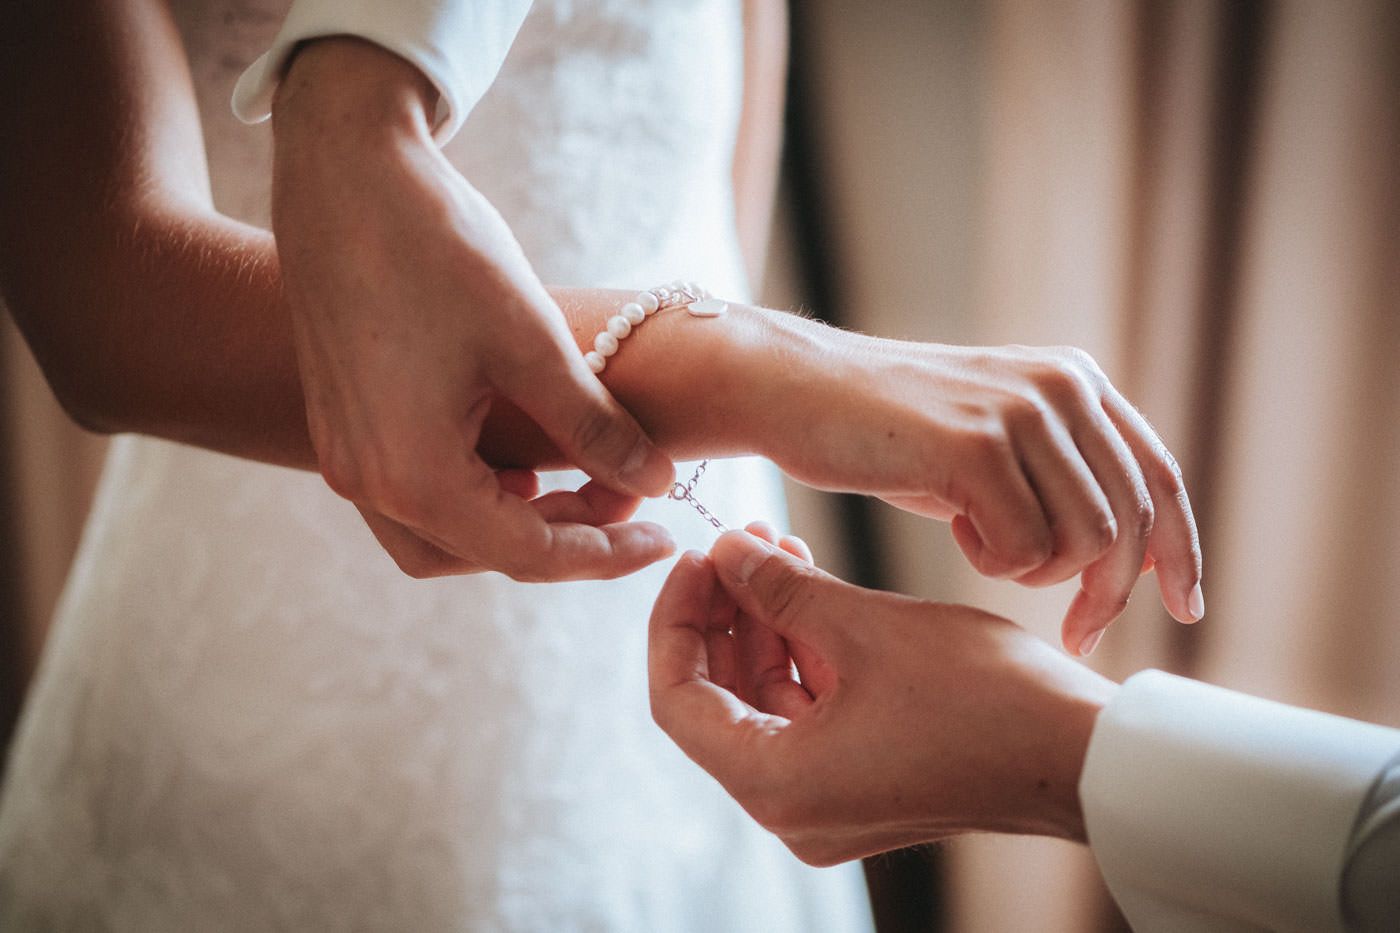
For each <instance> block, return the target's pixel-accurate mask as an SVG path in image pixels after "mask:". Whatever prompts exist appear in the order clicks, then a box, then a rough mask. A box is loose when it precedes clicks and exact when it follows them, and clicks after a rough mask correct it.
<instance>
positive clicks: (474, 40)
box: [233, 0, 530, 145]
mask: <svg viewBox="0 0 1400 933" xmlns="http://www.w3.org/2000/svg"><path fill="white" fill-rule="evenodd" d="M529 9H530V3H529V2H528V0H505V2H503V0H493V2H482V0H396V2H393V3H386V2H384V0H294V2H293V3H292V5H291V8H290V9H289V10H288V11H287V18H286V19H285V20H284V21H283V23H282V28H281V30H280V31H279V32H278V33H277V38H276V39H274V40H273V43H272V47H271V48H270V49H268V51H267V52H265V53H264V54H263V55H261V56H259V57H258V59H257V60H256V61H255V62H253V64H252V65H250V66H249V67H248V70H247V71H245V72H243V75H242V77H240V78H239V79H238V84H237V86H236V87H235V88H234V91H233V112H234V114H235V115H236V116H237V117H238V118H239V119H240V120H242V121H243V122H245V123H261V122H262V121H263V120H266V119H267V118H268V117H269V116H270V115H271V112H272V95H273V92H274V91H276V89H277V84H278V82H280V81H281V79H282V73H283V71H284V69H285V67H286V64H287V60H288V58H289V57H290V56H291V54H292V50H293V49H294V48H295V47H296V45H297V43H299V42H304V41H306V40H308V39H315V38H319V37H323V36H341V35H349V36H359V37H360V38H363V39H367V40H369V41H370V42H373V43H375V44H376V45H380V46H383V47H384V48H386V49H388V50H389V51H391V52H393V53H395V54H396V55H399V56H401V57H403V58H405V59H407V60H408V61H409V62H411V63H413V64H414V65H415V66H417V67H418V69H419V70H420V71H422V72H423V74H424V75H426V76H427V78H428V80H430V81H432V83H433V85H434V86H435V87H436V88H437V91H438V95H439V96H438V106H437V114H436V119H435V125H434V127H433V138H434V139H435V140H436V141H437V143H438V145H443V144H445V143H446V142H447V141H448V140H450V139H451V138H452V137H453V135H455V134H456V132H457V130H458V129H459V128H460V127H461V126H462V122H463V121H464V120H466V118H467V114H468V113H470V112H471V109H472V108H473V107H475V106H476V103H477V101H479V100H480V99H481V97H482V95H483V94H485V93H486V89H487V88H488V87H490V86H491V82H492V81H494V80H495V79H496V74H497V72H499V71H500V68H501V63H502V62H503V61H505V57H506V53H507V52H508V51H509V50H510V46H511V43H513V42H514V41H515V36H516V33H517V32H519V31H520V24H521V23H522V22H524V20H525V14H526V13H527V12H529Z"/></svg>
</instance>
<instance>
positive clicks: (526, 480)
mask: <svg viewBox="0 0 1400 933" xmlns="http://www.w3.org/2000/svg"><path fill="white" fill-rule="evenodd" d="M496 482H498V483H500V484H501V490H502V491H503V492H508V493H510V494H511V495H512V496H519V497H520V498H522V499H533V498H535V497H536V496H538V495H539V494H540V478H539V475H538V474H537V473H535V471H534V470H524V469H519V470H497V471H496Z"/></svg>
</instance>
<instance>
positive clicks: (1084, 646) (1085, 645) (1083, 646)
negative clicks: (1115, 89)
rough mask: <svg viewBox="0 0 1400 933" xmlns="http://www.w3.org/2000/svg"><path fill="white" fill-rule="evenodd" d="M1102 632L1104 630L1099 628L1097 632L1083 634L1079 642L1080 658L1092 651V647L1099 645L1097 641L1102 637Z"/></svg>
mask: <svg viewBox="0 0 1400 933" xmlns="http://www.w3.org/2000/svg"><path fill="white" fill-rule="evenodd" d="M1103 633H1104V630H1103V629H1099V630H1098V631H1097V632H1090V633H1089V634H1088V635H1085V636H1084V640H1083V641H1081V642H1080V643H1079V656H1080V657H1081V658H1084V657H1088V656H1089V655H1091V654H1093V653H1094V649H1095V648H1097V647H1098V646H1099V641H1100V640H1101V639H1102V638H1103Z"/></svg>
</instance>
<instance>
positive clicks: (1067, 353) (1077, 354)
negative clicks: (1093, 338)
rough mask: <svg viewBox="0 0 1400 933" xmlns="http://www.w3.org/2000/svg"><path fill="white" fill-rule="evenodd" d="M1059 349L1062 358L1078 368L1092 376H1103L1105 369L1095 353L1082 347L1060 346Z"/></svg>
mask: <svg viewBox="0 0 1400 933" xmlns="http://www.w3.org/2000/svg"><path fill="white" fill-rule="evenodd" d="M1057 350H1058V351H1059V354H1060V356H1061V358H1062V359H1064V360H1065V361H1066V362H1068V363H1069V364H1070V365H1072V366H1073V367H1075V368H1076V369H1078V370H1080V371H1081V372H1083V373H1084V374H1085V375H1088V376H1090V377H1091V378H1098V377H1102V376H1103V370H1102V369H1100V368H1099V361H1098V360H1096V359H1094V357H1093V354H1091V353H1089V352H1088V351H1087V350H1084V349H1082V348H1080V347H1068V346H1066V347H1058V348H1057Z"/></svg>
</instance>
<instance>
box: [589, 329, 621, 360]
mask: <svg viewBox="0 0 1400 933" xmlns="http://www.w3.org/2000/svg"><path fill="white" fill-rule="evenodd" d="M593 349H595V350H597V351H598V353H599V354H600V355H602V356H612V355H613V354H614V353H616V352H617V338H616V337H614V336H613V335H612V334H610V333H608V332H607V331H603V332H602V333H601V334H599V335H598V336H596V337H594V338H593Z"/></svg>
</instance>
